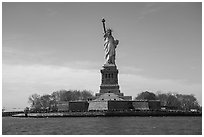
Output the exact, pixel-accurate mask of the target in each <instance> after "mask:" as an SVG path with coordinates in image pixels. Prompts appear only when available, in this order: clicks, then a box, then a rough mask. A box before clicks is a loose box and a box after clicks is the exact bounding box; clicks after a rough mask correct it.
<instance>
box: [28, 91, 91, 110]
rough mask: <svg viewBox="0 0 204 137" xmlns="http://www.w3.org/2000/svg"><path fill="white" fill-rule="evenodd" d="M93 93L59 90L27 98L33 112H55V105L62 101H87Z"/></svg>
mask: <svg viewBox="0 0 204 137" xmlns="http://www.w3.org/2000/svg"><path fill="white" fill-rule="evenodd" d="M92 97H93V93H92V92H91V91H88V90H82V91H80V90H60V91H55V92H53V93H51V94H45V95H42V96H40V95H39V94H32V95H31V96H29V98H28V102H29V103H30V105H31V110H33V111H57V104H58V103H59V102H62V101H75V100H87V99H88V98H92Z"/></svg>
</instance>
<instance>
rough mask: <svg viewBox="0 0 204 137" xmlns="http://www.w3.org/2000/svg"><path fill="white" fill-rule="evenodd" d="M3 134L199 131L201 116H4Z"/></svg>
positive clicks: (115, 133)
mask: <svg viewBox="0 0 204 137" xmlns="http://www.w3.org/2000/svg"><path fill="white" fill-rule="evenodd" d="M2 134H3V135H5V134H9V135H14V134H26V135H28V134H37V135H42V134H44V135H50V134H51V135H56V134H63V135H158V134H160V135H181V134H190V135H201V134H202V117H80V118H79V117H72V118H71V117H67V118H14V117H3V118H2Z"/></svg>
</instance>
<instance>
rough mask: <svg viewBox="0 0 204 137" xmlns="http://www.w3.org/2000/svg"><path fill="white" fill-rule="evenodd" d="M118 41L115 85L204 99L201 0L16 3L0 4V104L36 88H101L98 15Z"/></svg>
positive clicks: (23, 98) (18, 102) (22, 101)
mask: <svg viewBox="0 0 204 137" xmlns="http://www.w3.org/2000/svg"><path fill="white" fill-rule="evenodd" d="M103 17H104V18H105V19H106V26H107V28H111V29H113V36H114V38H115V39H118V40H119V45H118V47H117V49H116V65H117V67H118V69H119V85H120V90H121V92H122V93H124V94H125V95H126V96H133V98H134V97H136V96H137V95H138V94H139V93H141V92H143V91H150V92H153V93H157V92H162V93H167V92H172V93H179V94H193V95H195V97H196V98H197V99H198V101H199V103H200V104H201V103H202V3H201V2H197V3H192V2H191V3H176V2H175V3H173V2H172V3H167V2H166V3H158V2H157V3H149V2H145V3H141V2H140V3H139V2H133V3H125V2H123V3H121V2H119V3H102V2H97V3H89V2H86V3H82V2H79V3H71V2H65V3H56V2H55V3H49V2H47V3H20V2H19V3H14V2H9V3H6V2H3V6H2V36H3V37H2V106H3V107H5V108H24V107H26V106H29V104H28V97H29V96H30V95H32V94H34V93H37V94H40V95H44V94H51V93H52V92H54V91H59V90H62V89H66V90H69V89H77V90H83V89H87V90H91V91H92V92H93V93H94V94H95V93H99V86H100V84H101V74H100V69H101V68H102V65H103V63H104V49H103V27H102V22H101V19H102V18H103Z"/></svg>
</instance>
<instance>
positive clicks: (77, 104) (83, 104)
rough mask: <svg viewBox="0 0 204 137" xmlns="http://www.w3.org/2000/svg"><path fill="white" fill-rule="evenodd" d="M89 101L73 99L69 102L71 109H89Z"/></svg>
mask: <svg viewBox="0 0 204 137" xmlns="http://www.w3.org/2000/svg"><path fill="white" fill-rule="evenodd" d="M88 106H89V103H88V102H87V101H72V102H69V110H70V111H88Z"/></svg>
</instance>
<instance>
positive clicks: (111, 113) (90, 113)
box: [12, 111, 202, 118]
mask: <svg viewBox="0 0 204 137" xmlns="http://www.w3.org/2000/svg"><path fill="white" fill-rule="evenodd" d="M114 116H140V117H149V116H153V117H162V116H202V113H200V112H189V111H186V112H184V111H88V112H52V113H28V114H27V117H32V118H45V117H114ZM12 117H26V116H25V114H24V113H20V114H14V115H12Z"/></svg>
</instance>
